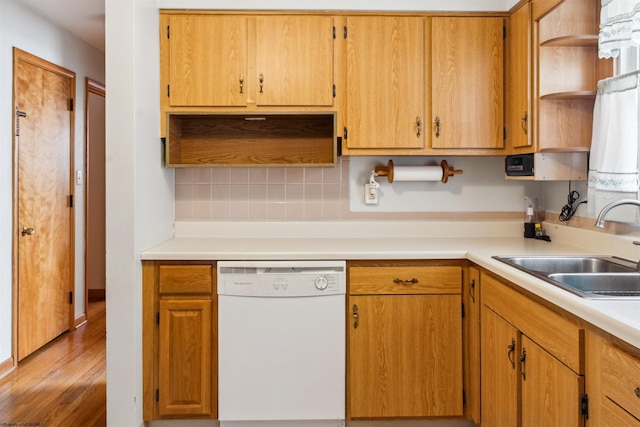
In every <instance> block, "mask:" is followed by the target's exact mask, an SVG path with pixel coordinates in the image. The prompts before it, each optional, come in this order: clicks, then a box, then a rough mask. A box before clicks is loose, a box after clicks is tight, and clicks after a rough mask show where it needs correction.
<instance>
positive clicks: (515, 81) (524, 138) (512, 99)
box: [505, 3, 533, 148]
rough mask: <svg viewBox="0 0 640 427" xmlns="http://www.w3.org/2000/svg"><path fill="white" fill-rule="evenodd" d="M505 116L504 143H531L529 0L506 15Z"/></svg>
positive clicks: (511, 144)
mask: <svg viewBox="0 0 640 427" xmlns="http://www.w3.org/2000/svg"><path fill="white" fill-rule="evenodd" d="M509 21H510V22H509V30H508V31H507V44H508V53H507V54H508V57H507V61H508V66H507V84H506V86H507V91H506V93H505V116H506V123H505V127H506V138H507V144H508V146H509V147H512V148H520V147H530V146H531V143H532V138H531V132H532V131H533V126H531V83H530V82H531V3H525V4H523V5H522V6H521V7H520V8H519V9H518V10H517V11H515V12H514V13H513V15H511V17H510V18H509Z"/></svg>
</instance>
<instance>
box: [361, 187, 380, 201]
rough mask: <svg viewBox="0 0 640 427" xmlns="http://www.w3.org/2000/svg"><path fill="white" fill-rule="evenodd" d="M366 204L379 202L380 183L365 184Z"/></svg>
mask: <svg viewBox="0 0 640 427" xmlns="http://www.w3.org/2000/svg"><path fill="white" fill-rule="evenodd" d="M364 204H365V205H377V204H378V185H375V184H365V185H364Z"/></svg>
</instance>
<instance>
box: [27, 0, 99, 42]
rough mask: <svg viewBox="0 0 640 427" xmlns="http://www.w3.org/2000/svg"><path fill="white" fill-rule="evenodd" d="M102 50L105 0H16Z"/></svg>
mask: <svg viewBox="0 0 640 427" xmlns="http://www.w3.org/2000/svg"><path fill="white" fill-rule="evenodd" d="M17 1H18V2H19V3H22V4H24V5H25V6H26V7H28V8H29V9H31V10H33V11H34V12H35V13H36V14H38V15H41V16H43V17H45V18H46V19H47V20H49V21H51V22H53V23H54V24H55V25H57V26H59V27H62V28H65V29H67V30H69V31H70V32H71V33H72V34H73V35H75V36H76V37H78V38H79V39H81V40H84V41H86V42H87V43H89V44H90V45H92V46H94V47H96V48H97V49H100V50H101V51H103V52H104V1H105V0H17Z"/></svg>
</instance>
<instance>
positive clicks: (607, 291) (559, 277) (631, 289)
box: [493, 256, 640, 299]
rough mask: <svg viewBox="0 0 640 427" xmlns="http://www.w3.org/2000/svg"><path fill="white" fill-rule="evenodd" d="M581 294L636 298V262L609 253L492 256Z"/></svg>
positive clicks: (639, 287)
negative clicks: (595, 254) (605, 254)
mask: <svg viewBox="0 0 640 427" xmlns="http://www.w3.org/2000/svg"><path fill="white" fill-rule="evenodd" d="M493 258H495V259H497V260H499V261H502V262H504V263H505V264H508V265H510V266H512V267H515V268H517V269H519V270H522V271H524V272H526V273H529V274H531V275H533V276H536V277H538V278H540V279H542V280H545V281H547V282H548V283H551V284H553V285H555V286H558V287H560V288H562V289H564V290H567V291H569V292H572V293H574V294H576V295H579V296H581V297H583V298H594V299H595V298H608V299H615V298H618V299H640V271H638V269H637V267H636V263H635V262H632V261H628V260H625V259H622V258H618V257H612V256H518V257H499V256H495V257H493Z"/></svg>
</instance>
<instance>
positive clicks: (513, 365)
mask: <svg viewBox="0 0 640 427" xmlns="http://www.w3.org/2000/svg"><path fill="white" fill-rule="evenodd" d="M507 349H508V350H509V351H507V358H509V362H511V368H512V369H516V361H515V359H514V358H513V354H514V353H515V352H516V340H515V339H513V338H511V344H509V345H508V346H507Z"/></svg>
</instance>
